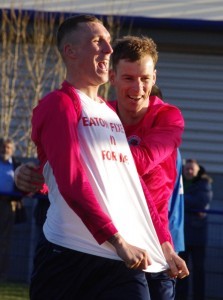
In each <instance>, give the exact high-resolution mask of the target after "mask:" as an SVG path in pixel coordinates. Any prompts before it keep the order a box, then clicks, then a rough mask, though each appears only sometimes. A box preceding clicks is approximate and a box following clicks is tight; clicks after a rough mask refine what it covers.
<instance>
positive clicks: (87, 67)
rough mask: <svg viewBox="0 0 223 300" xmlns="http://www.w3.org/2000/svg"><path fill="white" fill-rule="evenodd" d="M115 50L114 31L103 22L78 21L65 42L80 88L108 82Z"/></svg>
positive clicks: (66, 55)
mask: <svg viewBox="0 0 223 300" xmlns="http://www.w3.org/2000/svg"><path fill="white" fill-rule="evenodd" d="M111 53H112V47H111V45H110V34H109V32H108V31H107V30H106V28H105V27H104V26H103V25H102V24H101V23H99V22H85V23H80V24H78V26H77V28H76V29H75V30H74V31H73V32H72V33H71V34H70V36H69V42H67V43H65V45H64V60H65V63H66V66H67V69H68V76H69V75H71V76H70V77H71V78H72V79H71V80H70V81H73V82H74V84H75V85H76V87H77V88H80V89H81V88H83V87H88V86H99V85H101V84H103V83H105V82H107V81H108V69H109V60H110V56H111Z"/></svg>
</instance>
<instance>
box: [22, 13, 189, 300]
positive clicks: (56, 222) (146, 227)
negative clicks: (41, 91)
mask: <svg viewBox="0 0 223 300" xmlns="http://www.w3.org/2000/svg"><path fill="white" fill-rule="evenodd" d="M57 45H58V49H59V51H60V53H61V56H62V58H63V61H64V63H65V66H66V68H67V76H66V80H65V81H64V83H63V84H62V88H61V89H59V90H56V91H54V92H52V93H50V94H48V95H46V96H45V97H44V98H43V99H42V100H41V101H40V102H39V105H38V106H37V107H36V108H35V109H34V111H33V118H32V139H33V141H34V142H35V144H36V146H37V152H38V158H39V160H40V167H39V170H40V172H41V173H43V175H44V179H45V182H46V184H47V187H48V196H49V200H50V207H49V210H48V212H47V219H46V222H45V224H44V228H43V230H44V236H45V237H44V239H43V241H41V243H40V244H39V246H38V248H37V253H36V257H35V260H34V270H33V273H32V278H31V288H30V297H31V300H34V299H68V300H69V299H83V300H84V299H106V300H107V299H120V300H121V299H124V298H126V299H130V300H131V299H134V300H137V299H140V300H141V299H149V298H150V297H149V292H148V287H147V283H146V280H145V276H144V273H143V272H142V270H146V271H151V272H158V271H160V270H164V269H167V268H168V264H167V262H166V260H165V257H164V254H165V251H166V252H168V253H170V252H171V251H173V250H172V248H171V245H170V243H169V241H170V236H169V233H168V232H166V231H165V230H163V228H162V226H161V223H160V222H159V219H158V217H157V212H156V210H155V209H154V206H153V203H152V202H151V201H150V200H151V199H150V195H149V193H148V191H147V190H146V188H145V187H144V189H142V186H141V182H140V179H139V177H138V174H137V170H136V167H135V164H134V160H133V157H132V154H131V151H130V148H129V146H128V143H127V139H126V136H125V132H124V129H123V126H122V124H121V122H120V120H119V118H118V116H117V115H116V113H115V112H114V111H113V110H112V109H111V108H109V107H108V106H107V104H106V103H105V102H104V101H103V100H102V99H100V98H99V97H98V88H99V86H100V85H101V84H103V83H105V82H106V81H107V80H108V67H109V59H110V55H111V53H112V48H111V45H110V35H109V33H108V31H107V30H106V29H105V27H104V26H103V25H102V24H101V22H100V21H99V20H98V19H96V18H95V17H92V16H77V17H71V18H69V19H67V20H65V21H64V22H63V23H62V24H61V25H60V27H59V29H58V34H57ZM37 185H38V184H37ZM20 188H21V186H20ZM144 194H145V195H144ZM145 196H146V197H145ZM151 218H152V219H151ZM152 220H153V222H152ZM160 245H162V248H161V246H160ZM162 250H163V251H164V254H163V252H162ZM123 262H124V263H123ZM170 263H171V264H172V265H171V266H170V267H171V270H172V273H173V276H178V275H179V276H185V275H187V269H186V268H185V264H184V262H183V261H174V259H173V260H172V261H170ZM178 263H179V264H180V267H179V266H178V265H177V264H178ZM182 270H183V272H181V271H182Z"/></svg>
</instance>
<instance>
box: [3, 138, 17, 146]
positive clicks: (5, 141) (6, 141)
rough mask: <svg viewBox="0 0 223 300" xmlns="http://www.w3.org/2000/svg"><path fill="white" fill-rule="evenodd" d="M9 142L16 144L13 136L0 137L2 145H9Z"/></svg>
mask: <svg viewBox="0 0 223 300" xmlns="http://www.w3.org/2000/svg"><path fill="white" fill-rule="evenodd" d="M7 144H12V145H13V146H14V145H15V143H14V141H13V139H11V138H9V137H8V138H5V137H0V145H1V146H2V145H7Z"/></svg>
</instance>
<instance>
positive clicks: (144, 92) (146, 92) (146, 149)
mask: <svg viewBox="0 0 223 300" xmlns="http://www.w3.org/2000/svg"><path fill="white" fill-rule="evenodd" d="M145 57H146V58H148V57H150V55H146V56H145ZM145 57H144V56H143V57H142V64H144V63H145V67H146V68H147V67H150V66H152V68H154V67H155V63H154V64H153V60H152V59H149V62H147V60H146V59H145V60H144V59H143V58H145ZM124 60H125V59H124ZM129 63H130V62H129V61H128V60H127V64H129ZM133 64H134V68H136V67H137V68H138V67H139V70H138V71H137V72H139V74H140V73H141V72H142V70H141V69H140V66H141V67H142V65H141V57H139V58H138V60H137V59H136V62H135V61H134V62H133ZM128 67H130V66H128ZM119 68H120V65H119ZM137 68H136V70H137ZM149 71H150V69H149ZM153 71H154V74H155V70H153ZM126 74H127V77H126V80H127V81H128V80H129V85H131V82H132V85H133V89H134V81H132V79H131V75H130V76H129V75H128V69H127V70H126ZM142 74H143V75H138V79H137V81H138V82H140V84H141V82H144V84H145V89H144V87H143V89H142V92H140V93H138V92H136V93H132V94H129V95H128V97H129V99H131V101H130V103H131V102H133V103H134V102H136V103H139V104H140V103H141V101H140V100H141V98H142V99H143V100H145V103H147V105H142V106H140V107H139V108H140V109H139V110H137V113H139V116H138V117H137V116H135V115H134V110H132V107H130V109H127V111H129V112H130V116H129V120H131V116H133V119H134V121H137V122H135V123H134V122H133V123H132V124H131V123H128V116H127V114H126V112H125V110H124V109H123V110H122V111H120V110H119V105H118V111H117V112H118V114H119V116H120V118H121V119H122V120H124V117H126V120H125V121H124V125H125V126H126V125H135V124H136V123H137V124H138V122H141V120H142V119H143V116H144V115H143V114H142V112H144V113H146V111H147V108H148V106H149V105H148V104H149V99H148V97H149V93H150V91H151V89H150V88H149V89H148V87H147V85H148V86H149V87H150V86H151V87H152V85H153V84H154V83H155V76H152V77H150V73H149V74H146V75H144V73H143V72H142ZM154 74H153V75H154ZM116 76H118V72H116V73H113V75H112V72H111V81H113V84H114V86H115V88H116V90H117V88H118V85H117V82H115V80H116ZM141 77H142V78H141ZM124 78H125V74H124V77H123V76H122V78H121V80H122V79H124ZM128 78H129V79H128ZM120 82H121V81H120ZM151 83H152V84H151ZM121 89H122V88H121V87H120V90H121ZM125 90H126V91H127V89H126V86H125V85H124V84H123V91H124V93H123V94H122V92H121V93H120V99H119V100H120V102H119V103H122V102H121V101H123V100H124V101H125V100H126V99H125ZM117 92H118V90H117ZM141 94H142V95H141ZM126 95H127V94H126ZM155 100H156V101H155ZM154 103H155V104H154V105H155V108H157V105H158V106H159V105H160V112H161V114H160V116H161V117H162V112H163V113H164V112H165V108H164V109H163V108H162V106H163V102H162V101H161V100H160V99H158V98H154ZM130 106H131V104H130ZM164 106H165V105H164ZM122 107H123V108H124V107H125V106H123V105H121V106H120V108H122ZM133 107H134V105H133ZM174 109H175V110H176V117H177V114H178V113H180V112H179V110H177V109H176V108H174ZM166 110H167V111H168V106H167V107H166ZM158 111H159V109H158ZM132 112H133V114H131V113H132ZM152 112H153V113H154V114H156V113H157V110H156V109H155V110H152ZM151 116H153V114H152V115H151ZM168 118H169V116H168V117H167V119H168ZM171 121H172V120H171ZM159 122H160V124H161V125H162V120H159ZM159 122H158V123H157V127H158V128H159ZM140 124H141V123H140ZM180 125H181V124H180ZM150 127H151V128H152V123H151V124H150V125H148V128H150ZM176 127H177V126H176ZM179 127H180V126H179ZM158 128H157V129H158ZM126 129H127V126H126ZM144 129H147V126H146V128H144ZM155 131H156V130H155ZM179 131H180V135H181V133H182V128H180V129H179ZM167 133H168V131H166V132H165V130H164V132H162V130H161V132H160V133H159V134H154V136H157V138H158V137H159V138H158V139H157V148H156V147H155V150H156V151H157V150H158V145H159V143H160V141H162V137H160V135H161V134H162V136H163V138H164V137H165V138H166V134H167ZM127 135H128V136H129V134H128V133H127ZM168 138H169V137H168ZM131 140H132V141H133V144H136V145H137V143H138V141H137V139H136V140H135V136H133V137H132V138H131ZM176 140H177V145H176V147H178V146H179V143H180V140H181V139H180V138H177V139H176ZM147 142H148V141H147V140H145V143H143V141H142V143H141V142H140V148H139V147H137V146H136V145H135V146H131V148H132V150H133V155H134V157H135V156H136V157H137V156H138V157H139V158H140V159H142V161H141V167H142V168H141V169H140V168H139V164H138V165H137V168H138V171H139V174H140V175H142V176H143V177H144V174H147V173H148V172H150V168H151V167H149V161H148V157H149V156H148V155H145V156H144V155H143V153H145V154H147V152H148V153H149V152H150V147H149V146H148V143H147ZM130 144H132V143H130ZM173 144H174V145H173V147H175V141H174V143H173ZM171 145H172V144H171ZM171 145H170V146H171ZM141 146H142V147H144V149H143V151H141ZM168 147H169V146H168ZM168 147H167V148H168ZM155 150H154V154H153V155H155V154H156V151H155ZM161 150H162V151H161ZM159 151H161V152H160V153H159V154H160V156H162V157H160V160H161V159H163V156H165V155H167V154H165V147H164V149H160V150H159ZM134 152H135V153H134ZM141 152H142V153H141ZM171 153H172V152H171ZM168 155H169V154H168ZM156 156H157V157H159V155H156ZM144 159H146V161H145V162H144V161H143V160H144ZM154 159H155V157H154ZM152 161H153V158H152V157H151V162H152ZM171 161H174V163H175V160H174V157H173V158H172V160H171ZM170 165H171V162H170V163H167V165H166V166H165V167H166V169H165V170H167V169H168V168H169V166H170ZM144 168H146V169H144ZM147 168H148V170H147ZM175 168H176V167H175V165H174V168H173V169H174V170H175ZM174 170H171V169H168V171H170V173H171V172H172V173H171V174H173V175H171V174H170V175H171V176H173V177H174V176H175V175H176V171H175V172H174ZM158 171H160V172H161V175H160V176H161V178H160V177H159V176H156V177H155V175H156V174H155V172H154V173H153V176H154V178H155V179H156V186H155V187H154V188H157V189H159V188H161V187H162V184H163V190H164V188H165V187H166V185H167V186H168V189H169V193H168V192H166V193H167V194H168V195H170V194H171V189H173V185H174V182H173V184H170V185H169V184H168V178H169V176H170V175H169V174H166V175H165V174H164V173H162V167H161V166H160V167H158V170H157V173H158ZM174 174H175V175H174ZM164 175H165V181H162V179H163V176H164ZM143 179H144V181H145V183H146V184H147V182H146V178H143ZM159 181H160V182H159ZM173 181H174V180H173ZM158 183H159V184H160V186H158ZM20 188H21V186H20ZM153 196H154V194H153ZM154 197H155V196H154ZM168 199H169V197H168ZM154 200H155V199H154ZM160 202H161V203H160V207H161V208H162V207H166V206H165V204H166V201H164V200H163V201H162V199H161V200H160ZM156 205H157V207H158V202H157V203H156ZM159 211H160V212H161V211H162V210H161V209H160V210H159ZM167 212H168V207H167ZM161 219H162V220H165V214H164V216H163V215H162V214H161ZM164 223H165V222H164V221H163V224H164ZM165 227H166V228H167V229H168V226H166V224H165ZM161 293H162V291H161ZM154 299H155V298H154ZM160 299H162V298H160ZM169 299H171V298H169Z"/></svg>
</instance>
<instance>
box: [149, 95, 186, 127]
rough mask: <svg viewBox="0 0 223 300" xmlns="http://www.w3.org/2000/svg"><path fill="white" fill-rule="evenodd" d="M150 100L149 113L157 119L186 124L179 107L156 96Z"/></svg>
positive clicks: (180, 124)
mask: <svg viewBox="0 0 223 300" xmlns="http://www.w3.org/2000/svg"><path fill="white" fill-rule="evenodd" d="M149 101H150V102H149V110H148V115H150V114H151V115H153V116H154V118H155V119H156V120H158V121H159V122H162V123H166V122H167V123H169V124H172V125H177V126H178V125H179V126H181V127H182V126H184V118H183V115H182V112H181V110H180V109H179V108H178V107H176V106H175V105H171V104H169V103H166V102H164V101H162V100H161V99H159V98H158V97H154V96H152V97H150V99H149Z"/></svg>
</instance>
